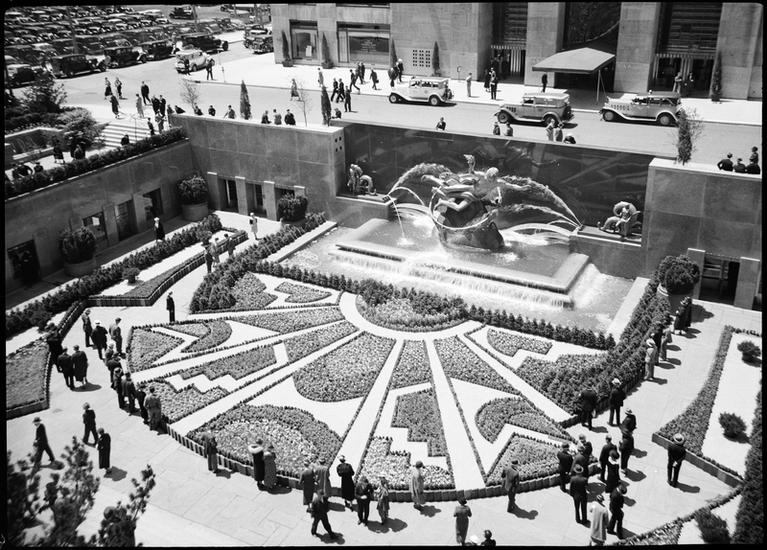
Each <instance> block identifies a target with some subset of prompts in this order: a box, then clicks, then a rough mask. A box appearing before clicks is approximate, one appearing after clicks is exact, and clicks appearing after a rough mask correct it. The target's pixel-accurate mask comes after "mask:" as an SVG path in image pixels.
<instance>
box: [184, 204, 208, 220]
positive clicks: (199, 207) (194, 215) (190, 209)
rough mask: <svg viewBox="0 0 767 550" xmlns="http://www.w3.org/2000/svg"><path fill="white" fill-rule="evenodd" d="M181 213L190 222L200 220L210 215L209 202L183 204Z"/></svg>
mask: <svg viewBox="0 0 767 550" xmlns="http://www.w3.org/2000/svg"><path fill="white" fill-rule="evenodd" d="M181 215H182V216H183V217H184V219H185V220H186V221H188V222H198V221H200V220H202V219H203V218H205V216H207V215H208V203H207V202H201V203H198V204H182V205H181Z"/></svg>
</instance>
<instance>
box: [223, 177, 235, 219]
mask: <svg viewBox="0 0 767 550" xmlns="http://www.w3.org/2000/svg"><path fill="white" fill-rule="evenodd" d="M223 182H224V193H225V194H224V197H226V200H225V205H224V210H229V211H231V212H237V211H238V209H237V182H236V181H234V180H230V179H224V180H223Z"/></svg>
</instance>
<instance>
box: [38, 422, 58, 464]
mask: <svg viewBox="0 0 767 550" xmlns="http://www.w3.org/2000/svg"><path fill="white" fill-rule="evenodd" d="M32 422H33V423H34V424H35V463H34V466H32V471H33V472H37V470H38V469H39V468H40V460H41V459H42V458H43V451H45V452H46V453H48V458H50V459H51V463H55V462H56V459H55V458H54V456H53V451H51V446H50V445H49V444H48V434H46V433H45V426H44V425H43V423H42V422H41V421H40V417H39V416H36V417H35V419H34V420H33V421H32Z"/></svg>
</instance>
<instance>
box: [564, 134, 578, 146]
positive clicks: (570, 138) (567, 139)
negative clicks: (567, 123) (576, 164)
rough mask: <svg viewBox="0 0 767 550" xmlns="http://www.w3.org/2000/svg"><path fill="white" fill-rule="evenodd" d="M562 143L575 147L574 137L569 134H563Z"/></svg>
mask: <svg viewBox="0 0 767 550" xmlns="http://www.w3.org/2000/svg"><path fill="white" fill-rule="evenodd" d="M562 143H569V144H570V145H575V136H574V135H572V134H571V133H570V132H568V133H567V134H565V139H563V140H562Z"/></svg>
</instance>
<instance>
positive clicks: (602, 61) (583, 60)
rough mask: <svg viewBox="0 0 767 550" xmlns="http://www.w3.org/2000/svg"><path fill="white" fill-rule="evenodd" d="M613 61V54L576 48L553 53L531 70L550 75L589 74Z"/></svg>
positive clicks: (592, 49)
mask: <svg viewBox="0 0 767 550" xmlns="http://www.w3.org/2000/svg"><path fill="white" fill-rule="evenodd" d="M614 59H615V54H611V53H608V52H603V51H600V50H595V49H594V48H578V49H576V50H568V51H566V52H559V53H555V54H554V55H552V56H550V57H547V58H546V59H544V60H543V61H540V62H538V63H536V64H535V65H533V70H534V71H542V72H550V73H573V74H591V73H595V72H597V71H598V70H599V69H602V68H604V67H606V66H607V65H609V64H610V63H612V61H613V60H614Z"/></svg>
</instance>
